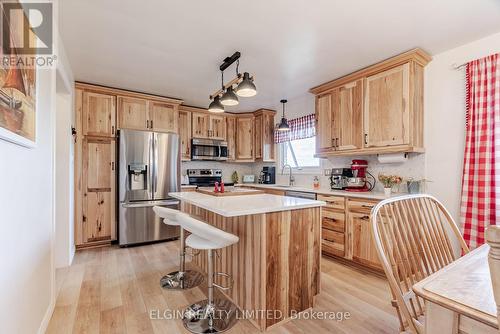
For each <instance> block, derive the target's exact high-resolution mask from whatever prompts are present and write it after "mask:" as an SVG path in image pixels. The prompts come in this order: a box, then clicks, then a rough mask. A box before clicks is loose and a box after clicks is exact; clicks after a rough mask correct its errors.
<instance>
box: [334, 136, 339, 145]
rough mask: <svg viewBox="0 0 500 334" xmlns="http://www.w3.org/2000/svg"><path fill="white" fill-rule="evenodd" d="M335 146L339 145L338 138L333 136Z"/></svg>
mask: <svg viewBox="0 0 500 334" xmlns="http://www.w3.org/2000/svg"><path fill="white" fill-rule="evenodd" d="M335 146H336V147H339V139H338V138H335Z"/></svg>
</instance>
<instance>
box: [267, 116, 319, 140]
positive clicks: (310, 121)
mask: <svg viewBox="0 0 500 334" xmlns="http://www.w3.org/2000/svg"><path fill="white" fill-rule="evenodd" d="M315 122H316V116H315V115H314V114H311V115H306V116H302V117H299V118H295V119H291V120H289V121H288V125H289V126H290V131H278V130H275V131H274V142H276V143H284V142H287V141H292V140H297V139H305V138H311V137H314V136H315V135H316V127H315Z"/></svg>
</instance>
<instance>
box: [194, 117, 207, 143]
mask: <svg viewBox="0 0 500 334" xmlns="http://www.w3.org/2000/svg"><path fill="white" fill-rule="evenodd" d="M192 118H193V123H192V134H193V138H208V130H209V123H210V117H209V115H208V114H205V113H198V112H193V115H192Z"/></svg>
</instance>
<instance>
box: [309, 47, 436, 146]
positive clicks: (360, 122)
mask: <svg viewBox="0 0 500 334" xmlns="http://www.w3.org/2000/svg"><path fill="white" fill-rule="evenodd" d="M430 60H431V57H430V56H429V55H428V54H427V53H425V52H424V51H422V50H420V49H415V50H411V51H408V52H406V53H403V54H401V55H399V56H396V57H394V58H391V59H388V60H385V61H383V62H381V63H378V64H375V65H372V66H370V67H367V68H364V69H362V70H360V71H358V72H355V73H352V74H349V75H347V76H344V77H342V78H339V79H336V80H333V81H330V82H327V83H325V84H323V85H320V86H318V87H315V88H312V89H311V90H310V92H312V93H313V94H315V95H316V122H317V123H316V130H317V133H316V154H317V156H332V155H354V154H378V153H392V152H423V151H424V147H423V73H424V67H425V65H427V63H428V62H429V61H430Z"/></svg>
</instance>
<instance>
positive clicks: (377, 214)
mask: <svg viewBox="0 0 500 334" xmlns="http://www.w3.org/2000/svg"><path fill="white" fill-rule="evenodd" d="M371 221H372V236H373V240H374V242H375V246H376V249H377V252H378V255H379V258H380V261H381V262H382V266H383V268H384V271H385V274H386V276H387V280H388V282H389V286H390V288H391V293H392V296H393V298H394V300H393V306H394V307H395V308H396V311H397V315H398V317H399V320H400V323H401V330H402V331H404V330H408V329H409V330H411V331H412V332H414V333H417V334H420V333H423V331H424V327H423V324H422V322H421V321H420V320H419V317H421V316H422V315H423V314H424V302H423V300H421V299H420V298H419V297H417V296H416V295H415V294H414V292H413V290H412V287H413V285H414V284H415V283H417V282H419V281H421V280H422V279H424V278H425V277H427V276H429V275H430V274H432V273H434V272H436V271H438V270H439V269H441V268H443V267H444V266H446V265H448V264H449V263H451V262H453V261H455V260H456V258H458V257H459V256H455V255H454V252H453V247H452V242H451V239H450V232H451V237H454V238H455V239H456V240H457V241H458V243H459V244H460V247H461V248H462V251H463V252H464V253H468V252H469V249H468V247H467V245H466V244H465V241H464V239H463V237H462V235H461V233H460V231H459V229H458V227H457V225H456V224H455V222H454V221H453V218H452V217H451V215H450V213H449V212H448V211H447V210H446V208H445V207H444V206H443V205H442V204H441V203H440V202H439V201H438V200H437V199H436V198H434V197H432V196H429V195H424V194H419V195H407V196H400V197H394V198H390V199H386V200H384V201H382V202H380V203H379V204H377V205H376V206H375V207H374V208H373V210H372V213H371Z"/></svg>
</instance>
